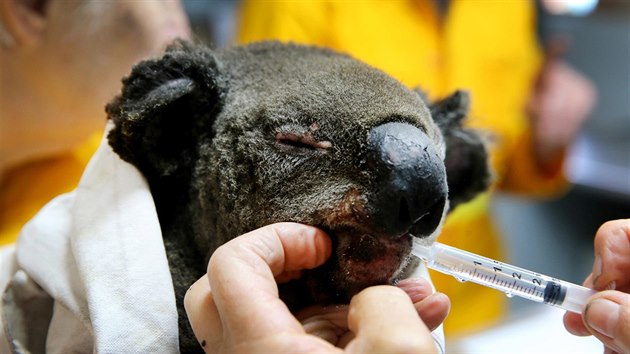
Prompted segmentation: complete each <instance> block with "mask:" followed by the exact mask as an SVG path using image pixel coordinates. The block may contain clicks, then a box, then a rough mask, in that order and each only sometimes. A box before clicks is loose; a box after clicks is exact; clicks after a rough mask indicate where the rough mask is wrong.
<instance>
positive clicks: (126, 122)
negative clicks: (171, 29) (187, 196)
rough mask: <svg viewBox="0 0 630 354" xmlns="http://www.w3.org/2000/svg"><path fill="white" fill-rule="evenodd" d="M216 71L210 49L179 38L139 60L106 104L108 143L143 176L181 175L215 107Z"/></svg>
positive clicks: (217, 101)
mask: <svg viewBox="0 0 630 354" xmlns="http://www.w3.org/2000/svg"><path fill="white" fill-rule="evenodd" d="M217 76H218V73H217V64H216V61H215V59H214V57H213V55H212V53H211V52H210V51H209V50H207V49H201V48H198V47H195V46H194V45H192V44H189V43H186V42H182V41H180V42H176V43H175V44H174V45H172V46H170V47H169V48H168V49H167V51H166V53H165V55H164V56H163V57H161V58H159V59H152V60H146V61H143V62H140V63H139V64H137V65H136V66H135V67H134V68H133V70H132V72H131V74H130V75H129V76H128V77H127V78H125V79H124V80H123V88H122V92H121V94H120V95H119V96H117V97H116V98H115V99H114V100H113V101H112V102H111V103H109V104H108V105H107V107H106V111H107V114H108V116H109V119H111V120H112V121H113V122H114V128H113V129H112V130H111V131H110V133H109V135H108V139H109V144H110V145H111V146H112V148H113V149H114V151H115V152H116V153H117V154H118V155H120V157H121V158H122V159H124V160H126V161H128V162H130V163H132V164H134V165H135V166H136V167H138V169H140V171H142V173H143V174H145V176H147V178H149V179H151V178H158V179H159V178H163V177H182V176H185V175H187V174H188V173H190V168H191V166H192V163H193V162H194V161H195V160H196V154H197V149H196V142H197V141H198V139H197V137H198V136H199V135H200V134H204V135H206V136H207V135H208V134H210V127H211V124H212V122H213V121H214V117H215V116H216V113H217V111H218V110H219V109H220V106H221V98H222V90H221V89H220V88H219V85H218V84H217V82H218V80H217Z"/></svg>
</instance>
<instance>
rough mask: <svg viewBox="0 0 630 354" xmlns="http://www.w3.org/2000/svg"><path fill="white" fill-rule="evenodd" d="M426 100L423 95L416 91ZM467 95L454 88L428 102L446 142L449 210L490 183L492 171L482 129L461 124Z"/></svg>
mask: <svg viewBox="0 0 630 354" xmlns="http://www.w3.org/2000/svg"><path fill="white" fill-rule="evenodd" d="M419 94H420V96H422V97H423V99H425V101H427V100H426V98H425V96H424V95H423V94H422V93H421V92H419ZM469 102H470V97H469V94H468V93H467V92H465V91H455V92H454V93H452V94H451V95H450V96H448V97H446V98H443V99H441V100H438V101H436V102H427V105H428V106H429V110H430V111H431V116H432V117H433V120H434V121H435V122H436V124H437V125H438V127H439V128H440V130H441V132H442V135H443V136H444V141H445V143H446V158H445V160H444V163H445V165H446V176H447V180H448V189H449V201H450V208H451V209H450V211H452V210H453V209H455V207H457V205H459V204H461V203H464V202H467V201H469V200H471V199H473V198H474V197H475V196H476V195H477V194H479V193H481V192H484V191H485V190H487V189H488V187H489V186H490V182H491V181H492V173H491V170H490V165H489V161H488V151H487V149H486V144H485V141H484V139H483V136H482V133H481V132H479V131H475V130H473V129H469V128H465V127H464V126H463V123H464V120H465V118H466V116H467V115H468V107H469Z"/></svg>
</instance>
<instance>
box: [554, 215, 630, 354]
mask: <svg viewBox="0 0 630 354" xmlns="http://www.w3.org/2000/svg"><path fill="white" fill-rule="evenodd" d="M584 285H585V286H587V287H590V288H593V289H595V290H605V291H602V292H600V293H597V294H596V295H594V296H593V297H591V298H590V299H589V301H588V304H587V305H586V308H585V310H584V313H583V314H581V315H580V314H575V313H567V314H566V315H565V316H564V325H565V327H566V328H567V330H568V331H569V332H571V333H573V334H575V335H578V336H587V335H594V336H595V337H597V339H599V340H600V341H602V343H604V345H605V346H606V353H630V294H628V293H630V219H625V220H615V221H609V222H607V223H605V224H604V225H602V226H601V227H600V228H599V230H598V231H597V234H596V235H595V262H594V264H593V271H592V273H591V274H590V275H589V276H588V277H587V278H586V280H585V281H584Z"/></svg>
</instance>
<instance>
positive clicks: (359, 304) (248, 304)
mask: <svg viewBox="0 0 630 354" xmlns="http://www.w3.org/2000/svg"><path fill="white" fill-rule="evenodd" d="M330 253H331V241H330V239H329V238H328V236H327V235H326V234H325V233H324V232H322V231H321V230H319V229H316V228H314V227H310V226H305V225H300V224H292V223H282V224H274V225H270V226H267V227H264V228H261V229H258V230H256V231H253V232H250V233H248V234H245V235H243V236H240V237H237V238H236V239H234V240H232V241H230V242H228V243H226V244H225V245H223V246H222V247H220V248H219V249H218V250H217V251H216V252H215V253H214V254H213V255H212V257H211V259H210V262H209V265H208V273H207V275H206V276H204V277H202V278H200V279H199V280H198V281H197V282H196V283H195V284H194V285H193V286H192V287H191V288H190V290H189V291H188V293H187V294H186V297H185V300H184V304H185V307H186V312H187V313H188V317H189V320H190V323H191V326H192V328H193V331H194V333H195V335H196V336H197V338H198V340H199V343H200V344H201V346H202V347H203V348H204V350H205V351H206V352H208V353H210V352H243V353H248V352H272V351H273V352H280V353H281V352H286V353H296V352H303V353H309V352H342V348H343V349H345V350H346V351H348V352H356V353H362V352H387V353H397V352H420V353H435V352H436V346H435V344H434V342H433V338H432V337H431V334H430V331H429V328H428V327H427V325H426V324H425V322H423V320H422V319H421V316H423V314H424V316H425V317H427V319H426V320H425V321H426V322H428V323H431V326H436V325H437V324H439V322H441V321H442V320H443V319H444V317H445V315H446V311H448V298H446V297H445V296H444V295H442V294H434V295H429V294H430V291H429V292H428V293H427V290H430V289H431V287H430V286H427V285H426V284H423V283H422V281H418V280H413V281H410V282H411V283H407V285H406V287H405V286H403V288H405V290H402V289H401V288H398V287H394V286H376V287H371V288H368V289H366V290H364V291H362V292H360V293H359V294H357V295H356V296H355V297H354V298H353V299H352V301H351V303H350V305H348V306H343V307H321V306H320V307H313V308H309V309H306V310H304V311H302V312H301V313H300V314H297V315H294V314H292V313H291V312H290V311H289V310H288V308H287V307H286V305H285V304H284V303H283V302H282V301H281V300H280V298H279V296H278V288H277V282H279V281H286V280H288V279H293V278H295V277H298V276H300V273H301V272H302V270H304V269H310V268H314V267H317V266H318V265H321V264H322V263H323V262H325V260H326V259H327V258H328V257H329V256H330ZM434 308H441V309H443V311H437V313H436V311H434ZM296 316H297V317H296ZM298 317H299V319H298Z"/></svg>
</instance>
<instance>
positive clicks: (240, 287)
mask: <svg viewBox="0 0 630 354" xmlns="http://www.w3.org/2000/svg"><path fill="white" fill-rule="evenodd" d="M330 252H331V242H330V239H329V238H328V236H327V235H326V234H325V233H324V232H323V231H321V230H319V229H317V228H315V227H312V226H306V225H302V224H296V223H280V224H273V225H269V226H266V227H263V228H260V229H258V230H255V231H252V232H250V233H247V234H245V235H242V236H239V237H237V238H235V239H233V240H231V241H230V242H228V243H226V244H224V245H223V246H221V247H219V248H218V249H217V250H216V251H215V252H214V254H213V255H212V257H211V259H210V262H209V264H208V278H209V280H210V288H211V289H212V292H213V297H214V301H215V303H216V304H217V308H218V310H219V315H220V317H221V321H222V322H223V324H224V328H226V330H227V331H228V333H229V334H230V335H231V336H232V338H234V340H235V341H236V340H252V339H257V338H261V337H264V336H267V335H270V334H278V333H279V332H293V333H304V330H303V328H302V326H301V324H300V323H299V322H298V321H297V320H296V319H295V317H294V316H293V315H292V314H291V312H290V311H289V310H288V308H287V307H286V305H285V304H284V303H283V302H282V301H281V300H280V298H279V297H278V286H277V284H276V281H275V276H277V275H279V274H281V273H283V272H285V271H295V270H302V269H310V268H314V267H316V266H318V265H321V264H322V263H324V261H325V260H326V259H328V257H329V256H330Z"/></svg>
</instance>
